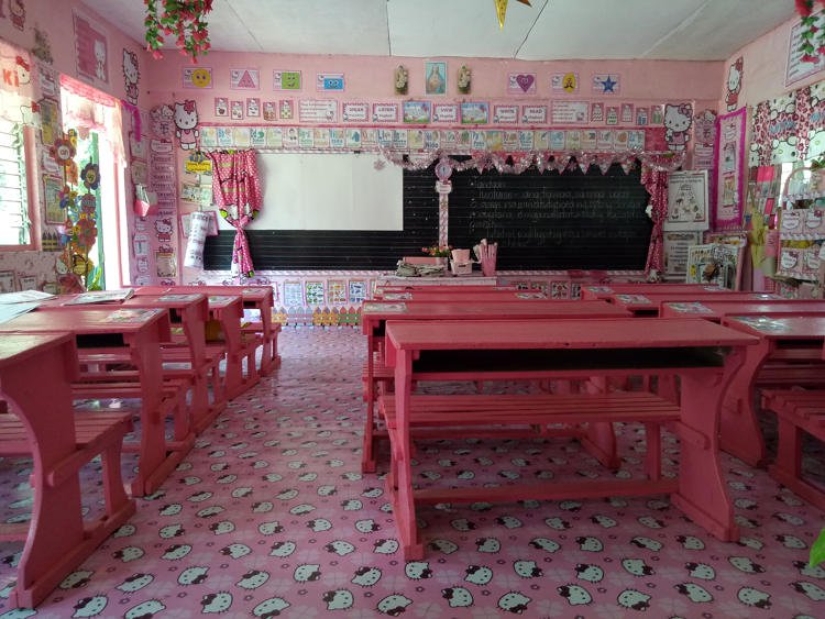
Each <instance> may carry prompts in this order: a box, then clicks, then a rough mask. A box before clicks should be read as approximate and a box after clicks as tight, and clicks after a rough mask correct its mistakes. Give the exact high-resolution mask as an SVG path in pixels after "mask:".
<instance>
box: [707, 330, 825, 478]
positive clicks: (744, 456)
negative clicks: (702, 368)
mask: <svg viewBox="0 0 825 619" xmlns="http://www.w3.org/2000/svg"><path fill="white" fill-rule="evenodd" d="M722 324H723V325H725V326H728V327H730V328H732V329H736V330H738V331H741V332H744V333H748V334H753V335H757V336H759V338H760V339H759V344H758V345H757V346H752V347H750V348H749V349H748V350H747V353H746V355H745V362H744V364H743V365H742V369H741V370H740V371H739V372H738V373H737V374H736V376H734V378H733V381H732V382H731V385H730V388H729V390H728V394H727V395H726V397H725V402H724V407H723V410H722V418H721V424H720V432H721V438H720V441H721V443H720V444H721V446H722V449H724V450H725V451H726V452H728V453H730V454H732V455H734V456H736V457H737V458H739V459H740V460H742V461H743V462H746V463H747V464H749V465H751V466H759V465H760V464H763V463H764V461H765V457H766V452H765V441H764V439H763V437H762V432H761V430H760V428H759V422H758V420H757V416H756V410H757V406H756V397H757V394H756V385H757V382H758V379H759V373H760V370H761V369H762V367H763V365H764V364H765V362H766V361H767V360H769V359H770V360H771V362H773V361H780V362H781V361H787V362H804V361H810V362H821V361H822V349H823V343H825V315H822V316H817V315H806V316H793V317H790V316H788V317H786V316H726V317H724V318H723V319H722Z"/></svg>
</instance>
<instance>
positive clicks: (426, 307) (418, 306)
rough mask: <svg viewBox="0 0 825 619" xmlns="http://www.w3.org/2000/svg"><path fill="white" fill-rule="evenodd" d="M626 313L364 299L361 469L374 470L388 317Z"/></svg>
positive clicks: (600, 304) (600, 306)
mask: <svg viewBox="0 0 825 619" xmlns="http://www.w3.org/2000/svg"><path fill="white" fill-rule="evenodd" d="M628 316H630V313H629V312H628V311H626V310H625V309H623V308H620V307H616V306H615V305H611V304H609V303H605V302H604V301H567V300H563V301H552V302H549V301H546V300H533V301H530V300H526V301H523V302H522V303H511V302H501V301H477V302H472V303H459V302H446V303H441V302H439V303H410V302H403V301H401V302H394V301H393V302H390V301H367V302H365V303H364V304H363V306H362V308H361V331H362V333H364V335H366V336H367V372H366V395H365V399H366V411H367V415H366V421H365V425H364V448H363V453H362V469H363V470H364V472H374V471H375V442H376V436H375V430H374V428H375V419H374V414H375V413H374V407H375V396H376V394H375V363H376V359H375V353H376V352H378V351H380V350H381V348H382V344H383V341H384V327H385V324H386V322H387V321H388V320H461V319H467V320H474V319H478V320H481V319H501V320H510V319H512V320H530V319H540V318H582V317H588V318H615V317H622V318H626V317H628Z"/></svg>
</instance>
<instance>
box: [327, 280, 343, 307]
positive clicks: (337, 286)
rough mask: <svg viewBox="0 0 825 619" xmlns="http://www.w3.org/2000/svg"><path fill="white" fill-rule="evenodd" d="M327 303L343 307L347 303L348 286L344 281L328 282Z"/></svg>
mask: <svg viewBox="0 0 825 619" xmlns="http://www.w3.org/2000/svg"><path fill="white" fill-rule="evenodd" d="M327 302H328V303H329V304H330V305H343V304H344V303H346V302H347V284H346V282H345V281H344V280H342V279H331V280H329V281H327Z"/></svg>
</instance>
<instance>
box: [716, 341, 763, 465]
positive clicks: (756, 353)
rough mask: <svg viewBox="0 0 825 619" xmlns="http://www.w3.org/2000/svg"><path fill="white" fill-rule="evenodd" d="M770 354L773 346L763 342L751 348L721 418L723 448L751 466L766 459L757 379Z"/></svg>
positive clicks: (731, 386) (726, 398) (733, 384)
mask: <svg viewBox="0 0 825 619" xmlns="http://www.w3.org/2000/svg"><path fill="white" fill-rule="evenodd" d="M769 353H770V343H769V342H768V341H766V340H764V339H763V340H762V341H760V342H759V344H757V345H756V346H748V347H747V350H746V352H745V361H744V363H743V364H742V367H740V368H739V370H738V371H737V372H736V374H735V375H734V377H733V380H732V381H731V383H730V387H729V388H728V390H727V392H726V393H725V399H724V402H723V404H722V416H721V419H720V426H719V431H720V439H719V440H720V446H721V449H722V451H725V452H727V453H729V454H731V455H732V456H736V457H737V458H739V459H740V460H742V462H745V463H746V464H748V465H750V466H759V465H760V464H762V463H763V462H764V460H765V440H764V438H763V437H762V430H761V429H760V428H759V421H758V419H757V416H756V408H755V407H756V401H755V397H754V394H755V389H756V376H757V374H758V373H759V368H761V367H762V364H763V362H764V361H765V359H766V358H767V357H768V355H769Z"/></svg>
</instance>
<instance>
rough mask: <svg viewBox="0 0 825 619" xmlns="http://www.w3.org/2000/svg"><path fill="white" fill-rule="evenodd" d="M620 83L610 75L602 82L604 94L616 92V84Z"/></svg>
mask: <svg viewBox="0 0 825 619" xmlns="http://www.w3.org/2000/svg"><path fill="white" fill-rule="evenodd" d="M618 83H619V82H618V81H614V80H613V79H611V77H610V76H609V75H608V76H607V78H606V79H605V80H603V81H602V87H603V88H604V91H603V92H616V91H615V90H614V88H615V87H616V84H618Z"/></svg>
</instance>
